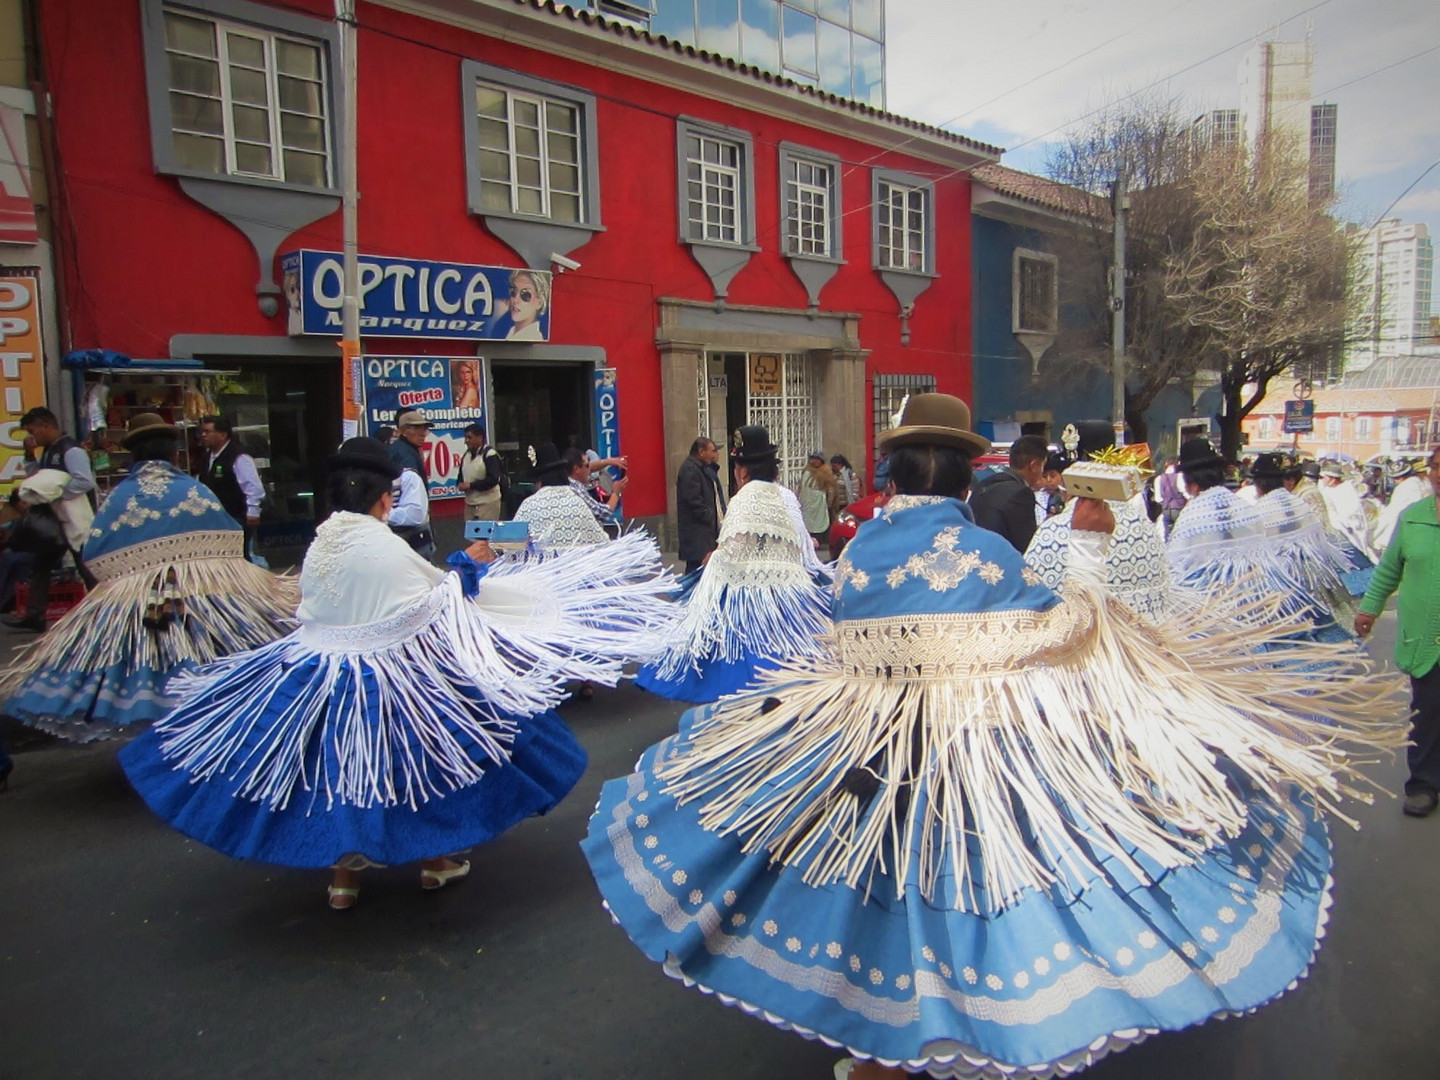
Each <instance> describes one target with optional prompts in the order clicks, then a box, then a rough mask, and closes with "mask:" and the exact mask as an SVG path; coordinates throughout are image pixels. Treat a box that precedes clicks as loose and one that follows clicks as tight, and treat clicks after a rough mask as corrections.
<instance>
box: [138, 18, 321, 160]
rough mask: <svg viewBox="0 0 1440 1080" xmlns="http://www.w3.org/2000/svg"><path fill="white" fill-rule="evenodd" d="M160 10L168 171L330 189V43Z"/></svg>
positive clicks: (160, 149) (161, 127)
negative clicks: (328, 64)
mask: <svg viewBox="0 0 1440 1080" xmlns="http://www.w3.org/2000/svg"><path fill="white" fill-rule="evenodd" d="M220 6H222V7H224V6H226V5H220ZM229 6H231V7H236V8H250V7H253V6H254V5H239V4H235V5H229ZM260 10H261V11H265V9H260ZM242 13H243V11H242ZM160 14H161V24H162V26H163V54H164V62H163V71H164V88H165V92H164V96H163V100H152V102H151V106H152V113H155V114H157V115H155V116H154V117H153V119H154V120H155V121H156V124H155V127H154V128H153V129H152V130H154V131H155V132H157V133H163V134H164V136H165V137H160V138H157V139H156V142H155V145H156V151H157V153H156V163H157V165H158V166H159V167H160V168H161V171H174V172H180V173H187V174H195V175H209V176H225V177H232V178H234V179H238V180H262V181H276V182H279V183H285V184H295V185H299V186H303V187H309V188H329V187H331V186H332V183H333V181H332V175H331V174H332V164H331V145H330V142H331V133H330V94H329V75H328V72H327V57H326V42H325V41H324V40H321V39H317V38H313V37H308V36H300V35H297V34H291V33H285V32H282V31H281V30H278V29H271V28H266V27H261V26H255V25H251V24H249V23H246V22H241V21H236V20H231V19H226V18H217V17H216V16H214V15H211V14H209V13H208V12H207V13H201V12H198V11H192V10H189V9H186V8H183V7H174V6H168V5H167V6H165V7H164V8H163V9H162V10H161V12H160ZM267 14H268V13H267Z"/></svg>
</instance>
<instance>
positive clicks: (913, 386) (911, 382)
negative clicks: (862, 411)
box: [872, 375, 936, 438]
mask: <svg viewBox="0 0 1440 1080" xmlns="http://www.w3.org/2000/svg"><path fill="white" fill-rule="evenodd" d="M935 388H936V382H935V376H934V375H876V376H875V387H874V397H873V398H872V402H873V405H874V409H873V411H872V422H873V425H874V430H875V436H876V438H879V436H880V434H881V433H882V432H886V431H889V430H890V429H891V428H892V427H893V426H894V424H893V423H892V422H891V421H893V420H894V418H895V414H896V413H898V412H899V411H900V408H901V406H902V405H904V404H905V399H906V398H908V397H910V396H912V395H914V394H933V393H935Z"/></svg>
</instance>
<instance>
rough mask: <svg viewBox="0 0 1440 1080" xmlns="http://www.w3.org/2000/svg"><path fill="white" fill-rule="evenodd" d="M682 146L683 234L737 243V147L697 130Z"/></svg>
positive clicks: (738, 161)
mask: <svg viewBox="0 0 1440 1080" xmlns="http://www.w3.org/2000/svg"><path fill="white" fill-rule="evenodd" d="M685 145H686V154H685V181H686V183H685V188H686V200H687V210H686V223H687V228H686V235H688V236H689V238H690V239H691V240H711V241H717V242H719V243H722V244H738V243H740V242H741V237H740V180H741V172H740V168H741V148H740V146H739V145H738V144H737V143H733V142H728V141H726V140H724V139H717V138H714V137H712V136H709V135H702V134H698V133H691V134H690V135H689V136H688V137H687V138H686V140H685Z"/></svg>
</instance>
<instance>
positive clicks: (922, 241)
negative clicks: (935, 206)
mask: <svg viewBox="0 0 1440 1080" xmlns="http://www.w3.org/2000/svg"><path fill="white" fill-rule="evenodd" d="M933 197H934V188H933V185H931V184H929V183H927V182H926V181H923V180H920V179H918V178H915V177H904V176H901V175H900V174H898V173H886V172H880V171H877V172H876V174H875V266H876V267H877V268H878V269H880V270H899V271H903V272H906V273H913V274H928V273H932V272H933V269H934V247H935V223H934V221H933V216H932V214H931V210H930V207H931V202H932V200H933Z"/></svg>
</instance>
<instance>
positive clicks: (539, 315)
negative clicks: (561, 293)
mask: <svg viewBox="0 0 1440 1080" xmlns="http://www.w3.org/2000/svg"><path fill="white" fill-rule="evenodd" d="M497 307H499V309H500V310H499V313H498V314H497V315H496V316H495V318H494V319H493V320H492V321H491V323H490V325H489V327H487V328H486V332H485V336H486V337H487V338H490V339H491V340H496V339H502V340H506V341H548V340H549V339H550V274H549V273H548V272H546V271H544V270H512V271H510V297H509V301H508V303H503V304H499V305H497Z"/></svg>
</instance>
